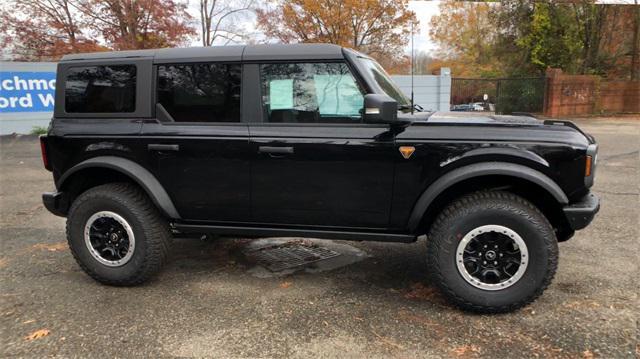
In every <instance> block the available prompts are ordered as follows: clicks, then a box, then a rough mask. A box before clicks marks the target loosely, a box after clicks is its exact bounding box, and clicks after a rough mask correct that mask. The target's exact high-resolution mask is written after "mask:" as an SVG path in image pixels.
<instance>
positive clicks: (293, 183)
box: [246, 62, 396, 228]
mask: <svg viewBox="0 0 640 359" xmlns="http://www.w3.org/2000/svg"><path fill="white" fill-rule="evenodd" d="M246 66H247V67H250V68H252V71H248V73H254V74H255V81H256V82H258V83H259V84H258V86H252V88H255V89H256V90H257V91H259V95H258V94H256V95H258V96H254V98H256V99H257V100H258V101H259V102H260V103H259V104H258V108H259V111H260V112H259V113H257V115H256V116H255V118H253V119H249V121H251V122H252V123H250V128H249V130H250V136H251V142H250V151H251V152H252V170H251V172H252V177H251V178H252V179H251V191H252V200H251V208H252V218H253V220H254V221H255V222H259V223H266V224H288V225H302V226H315V227H322V226H332V227H344V228H346V227H361V228H386V227H387V226H388V222H389V210H390V205H391V195H392V189H393V172H394V159H395V155H396V153H395V151H394V141H393V137H392V136H390V134H389V132H388V130H389V128H388V126H385V125H370V124H364V123H362V115H361V113H362V107H363V99H364V98H363V93H364V91H363V90H362V88H361V86H360V85H359V84H358V83H357V81H356V79H355V78H354V76H353V75H352V74H351V71H350V69H349V67H348V66H347V64H346V63H344V62H326V63H304V62H299V63H295V62H294V63H291V62H289V63H269V64H254V65H246ZM254 101H255V100H254Z"/></svg>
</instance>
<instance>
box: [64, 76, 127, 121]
mask: <svg viewBox="0 0 640 359" xmlns="http://www.w3.org/2000/svg"><path fill="white" fill-rule="evenodd" d="M135 109H136V67H135V66H134V65H117V66H116V65H114V66H90V67H72V68H69V70H68V71H67V79H66V82H65V111H66V112H68V113H74V112H76V113H101V112H102V113H107V112H134V111H135Z"/></svg>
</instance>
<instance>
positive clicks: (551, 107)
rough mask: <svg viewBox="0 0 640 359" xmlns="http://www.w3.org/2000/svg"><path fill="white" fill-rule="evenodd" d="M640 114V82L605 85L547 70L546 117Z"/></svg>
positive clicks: (593, 77)
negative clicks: (606, 113) (605, 113)
mask: <svg viewBox="0 0 640 359" xmlns="http://www.w3.org/2000/svg"><path fill="white" fill-rule="evenodd" d="M603 112H608V113H623V112H626V113H632V112H640V82H639V81H605V80H602V79H600V77H598V76H591V75H565V74H563V73H562V70H560V69H548V70H547V88H546V92H545V98H544V114H545V115H546V116H549V117H561V116H579V115H590V114H595V113H603Z"/></svg>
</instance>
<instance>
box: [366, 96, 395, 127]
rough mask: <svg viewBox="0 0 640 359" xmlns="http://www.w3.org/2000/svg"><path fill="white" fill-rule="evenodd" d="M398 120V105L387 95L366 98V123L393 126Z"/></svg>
mask: <svg viewBox="0 0 640 359" xmlns="http://www.w3.org/2000/svg"><path fill="white" fill-rule="evenodd" d="M397 120H398V103H397V102H396V100H394V99H392V98H391V97H389V96H387V95H381V94H367V95H365V96H364V122H365V123H387V124H392V123H395V122H396V121H397Z"/></svg>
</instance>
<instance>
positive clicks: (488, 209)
mask: <svg viewBox="0 0 640 359" xmlns="http://www.w3.org/2000/svg"><path fill="white" fill-rule="evenodd" d="M427 247H428V248H427V250H428V253H427V265H428V269H429V272H430V274H431V276H432V278H433V279H434V281H435V284H436V286H438V287H439V288H440V290H441V291H442V293H443V294H444V295H445V296H446V297H447V298H448V299H449V300H450V301H452V302H453V303H454V304H456V305H457V306H459V307H461V308H463V309H466V310H471V311H476V312H482V313H499V312H508V311H512V310H515V309H518V308H520V307H523V306H525V305H527V304H528V303H530V302H532V301H533V300H535V299H536V298H537V297H538V296H540V295H541V294H542V292H543V291H544V290H545V288H546V287H547V286H548V285H549V283H550V282H551V280H552V278H553V276H554V274H555V271H556V268H557V263H558V245H557V240H556V237H555V234H554V231H553V228H552V227H551V225H550V224H549V222H548V221H547V219H546V217H545V216H544V215H543V214H542V213H540V211H539V210H538V209H537V208H536V207H535V206H534V205H533V204H531V203H530V202H529V201H527V200H525V199H523V198H522V197H519V196H516V195H514V194H512V193H508V192H501V191H491V192H476V193H473V194H470V195H467V196H464V197H462V198H460V199H458V200H456V201H454V202H453V203H451V204H450V205H449V206H448V207H447V208H445V209H444V210H443V211H442V213H441V214H440V215H439V216H438V218H437V219H436V221H435V222H434V224H433V226H432V227H431V230H430V232H429V235H428V242H427Z"/></svg>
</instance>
